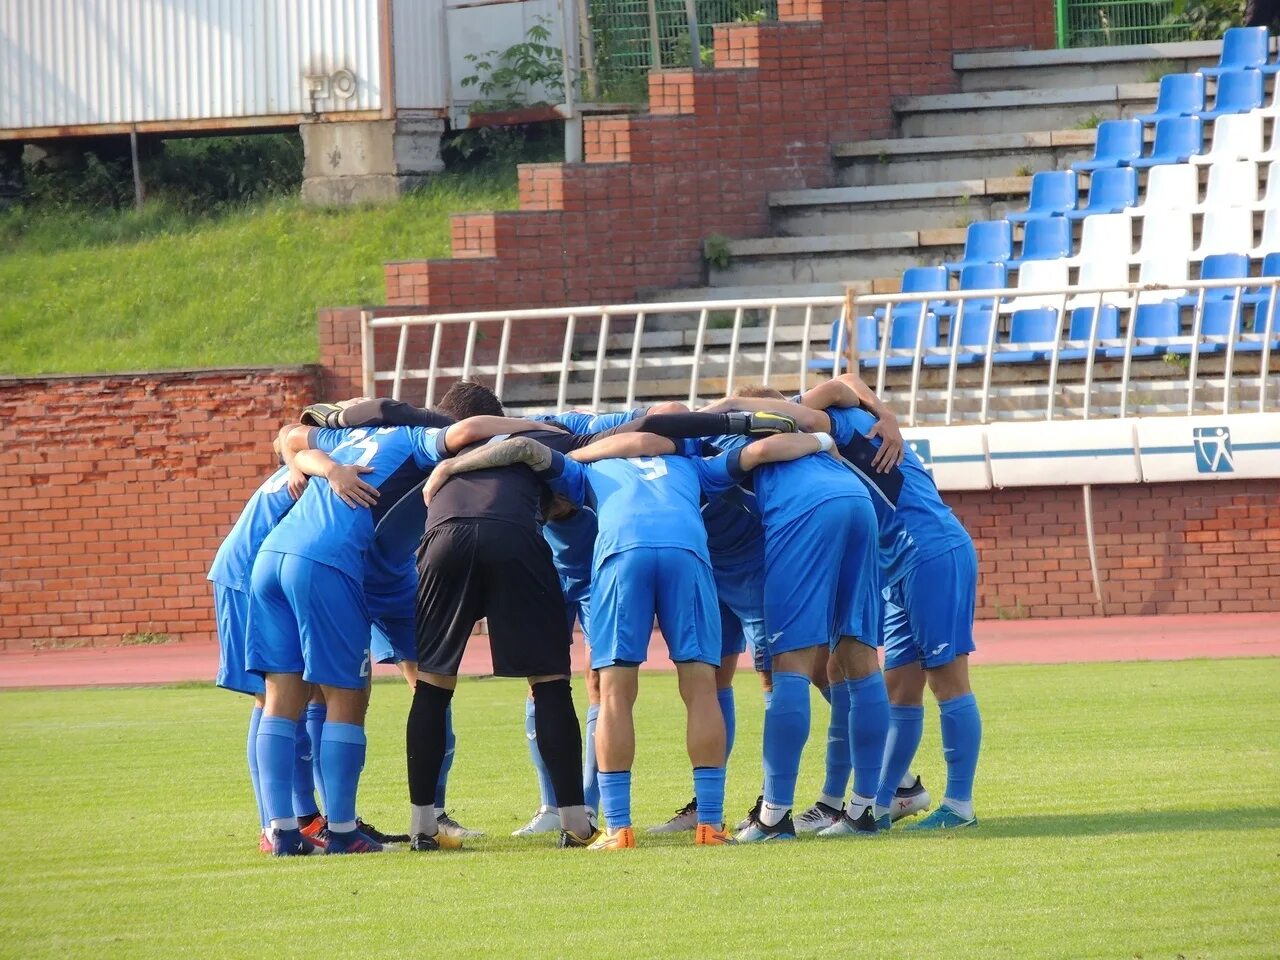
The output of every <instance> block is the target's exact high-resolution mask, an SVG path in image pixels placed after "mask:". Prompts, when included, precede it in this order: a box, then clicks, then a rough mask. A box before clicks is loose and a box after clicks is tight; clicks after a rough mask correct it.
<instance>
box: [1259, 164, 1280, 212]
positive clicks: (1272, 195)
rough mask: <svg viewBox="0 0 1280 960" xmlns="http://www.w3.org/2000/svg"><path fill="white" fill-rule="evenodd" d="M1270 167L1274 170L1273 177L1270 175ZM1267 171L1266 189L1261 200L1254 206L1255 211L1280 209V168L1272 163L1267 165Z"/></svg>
mask: <svg viewBox="0 0 1280 960" xmlns="http://www.w3.org/2000/svg"><path fill="white" fill-rule="evenodd" d="M1272 167H1274V168H1275V176H1272V175H1271V172H1270V170H1271V168H1272ZM1267 171H1268V172H1267V189H1266V191H1265V192H1264V193H1263V195H1262V199H1261V200H1260V201H1258V203H1257V204H1256V205H1255V207H1254V209H1256V210H1273V209H1275V208H1277V207H1280V167H1277V166H1276V165H1275V164H1274V163H1272V164H1268V165H1267Z"/></svg>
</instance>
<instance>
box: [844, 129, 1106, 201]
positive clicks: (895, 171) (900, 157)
mask: <svg viewBox="0 0 1280 960" xmlns="http://www.w3.org/2000/svg"><path fill="white" fill-rule="evenodd" d="M1096 136H1097V132H1096V131H1095V130H1040V131H1031V132H1021V133H1000V134H975V135H960V136H950V137H904V138H900V139H893V140H863V141H861V142H859V143H843V144H837V145H836V146H835V148H834V149H833V150H832V157H833V160H834V162H835V165H836V179H837V181H838V182H839V183H840V184H842V185H843V186H848V187H866V186H889V185H894V184H898V185H902V184H908V183H926V182H945V181H952V182H954V181H957V180H986V179H992V178H1000V177H1025V176H1029V175H1030V174H1031V173H1033V172H1035V171H1038V170H1063V169H1066V168H1067V167H1069V166H1070V165H1071V163H1072V162H1073V161H1075V160H1083V159H1086V158H1088V157H1090V156H1092V154H1093V142H1094V139H1095V138H1096Z"/></svg>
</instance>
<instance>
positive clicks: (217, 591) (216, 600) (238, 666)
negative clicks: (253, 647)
mask: <svg viewBox="0 0 1280 960" xmlns="http://www.w3.org/2000/svg"><path fill="white" fill-rule="evenodd" d="M213 610H214V614H215V615H216V616H217V618H218V679H217V680H215V681H214V682H215V683H216V684H217V685H218V686H220V687H222V688H223V689H224V690H235V691H236V692H237V693H247V694H248V695H249V696H251V697H260V696H262V695H263V694H264V693H266V692H267V685H266V683H265V682H264V681H263V679H262V677H261V676H259V675H258V674H256V673H250V672H249V671H248V670H246V669H245V665H244V658H245V641H246V639H247V636H248V633H249V595H248V594H247V593H245V592H244V591H242V590H234V589H232V588H231V587H226V586H223V585H222V584H220V583H215V584H214V585H213Z"/></svg>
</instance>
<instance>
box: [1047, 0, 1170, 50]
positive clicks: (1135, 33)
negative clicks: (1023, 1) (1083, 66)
mask: <svg viewBox="0 0 1280 960" xmlns="http://www.w3.org/2000/svg"><path fill="white" fill-rule="evenodd" d="M1173 8H1174V3H1173V0H1057V12H1058V46H1059V47H1112V46H1120V45H1123V44H1130V43H1169V42H1172V41H1175V40H1189V39H1191V27H1190V25H1189V24H1187V23H1177V22H1175V19H1174V9H1173Z"/></svg>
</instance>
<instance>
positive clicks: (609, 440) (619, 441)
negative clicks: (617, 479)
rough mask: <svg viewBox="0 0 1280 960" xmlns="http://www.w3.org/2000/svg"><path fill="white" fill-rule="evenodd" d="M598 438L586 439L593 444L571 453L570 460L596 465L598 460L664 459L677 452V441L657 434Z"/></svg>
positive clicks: (619, 434) (632, 434) (614, 435)
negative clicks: (663, 457)
mask: <svg viewBox="0 0 1280 960" xmlns="http://www.w3.org/2000/svg"><path fill="white" fill-rule="evenodd" d="M607 432H608V431H606V433H607ZM596 436H597V437H599V438H600V439H593V438H591V437H587V438H584V439H588V440H591V442H590V443H587V444H586V445H585V446H582V447H579V448H578V449H577V450H574V451H573V452H572V453H570V454H569V457H570V459H571V460H573V461H576V462H577V463H595V462H596V461H597V460H615V459H622V460H629V459H631V458H632V457H662V456H666V455H668V454H672V453H675V452H676V444H675V441H673V440H670V439H668V438H667V437H660V436H658V435H657V434H656V433H616V434H613V435H612V436H605V435H603V434H597V435H596Z"/></svg>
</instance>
